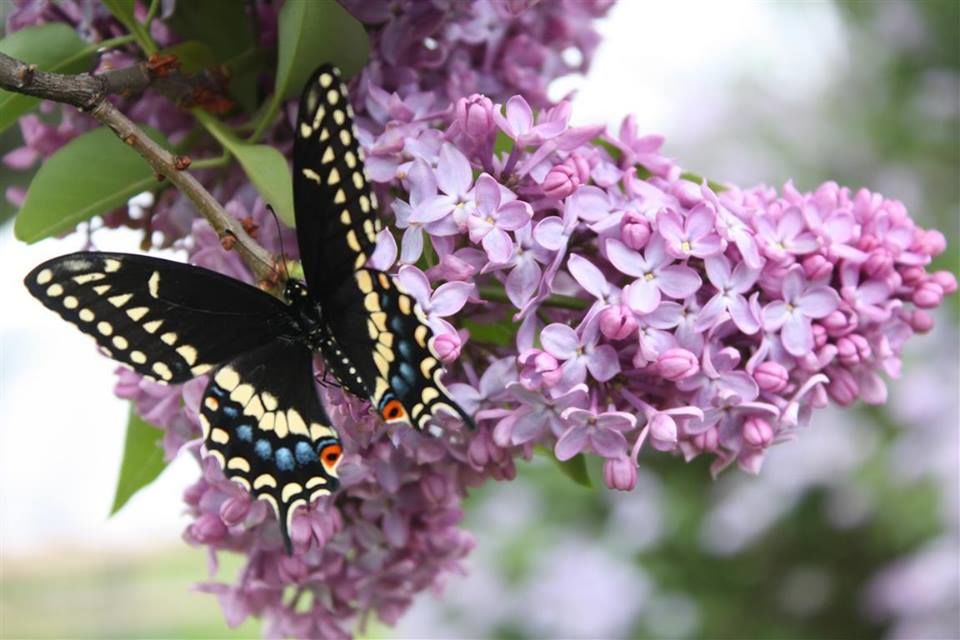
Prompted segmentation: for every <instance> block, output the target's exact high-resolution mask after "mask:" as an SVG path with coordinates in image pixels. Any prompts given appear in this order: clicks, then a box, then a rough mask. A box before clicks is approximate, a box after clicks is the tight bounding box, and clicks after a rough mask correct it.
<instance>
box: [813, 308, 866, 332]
mask: <svg viewBox="0 0 960 640" xmlns="http://www.w3.org/2000/svg"><path fill="white" fill-rule="evenodd" d="M820 324H821V325H822V326H823V328H824V329H826V330H827V335H828V336H830V337H832V338H836V337H838V336H844V335H846V334H848V333H850V332H851V331H853V330H854V329H856V328H857V323H856V318H855V316H854V315H853V314H850V313H847V312H844V311H841V310H840V309H837V310H836V311H834V312H833V313H831V314H830V315H828V316H827V317H826V318H824V319H823V320H821V321H820Z"/></svg>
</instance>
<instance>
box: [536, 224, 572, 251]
mask: <svg viewBox="0 0 960 640" xmlns="http://www.w3.org/2000/svg"><path fill="white" fill-rule="evenodd" d="M533 239H534V240H536V241H537V244H539V245H540V246H541V247H543V248H544V249H549V250H550V251H559V250H560V249H562V248H563V247H564V246H565V245H566V244H567V238H566V235H564V231H563V221H562V220H561V219H560V217H559V216H549V217H547V218H544V219H543V220H541V221H540V222H538V223H537V226H536V227H534V228H533Z"/></svg>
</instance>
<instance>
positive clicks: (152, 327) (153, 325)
mask: <svg viewBox="0 0 960 640" xmlns="http://www.w3.org/2000/svg"><path fill="white" fill-rule="evenodd" d="M162 324H163V320H151V321H150V322H145V323H143V330H144V331H146V332H147V333H156V332H157V329H159V328H160V325H162Z"/></svg>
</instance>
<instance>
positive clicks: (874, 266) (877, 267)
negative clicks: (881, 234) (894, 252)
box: [863, 249, 893, 278]
mask: <svg viewBox="0 0 960 640" xmlns="http://www.w3.org/2000/svg"><path fill="white" fill-rule="evenodd" d="M891 269H893V256H891V255H890V252H889V251H887V250H885V249H878V250H876V251H874V252H873V253H871V254H870V256H869V257H868V258H867V261H866V262H864V263H863V270H864V272H865V273H866V274H867V275H868V276H870V277H871V278H882V277H884V276H886V275H887V274H888V273H890V270H891Z"/></svg>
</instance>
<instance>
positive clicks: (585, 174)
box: [541, 155, 590, 200]
mask: <svg viewBox="0 0 960 640" xmlns="http://www.w3.org/2000/svg"><path fill="white" fill-rule="evenodd" d="M589 177H590V164H589V163H588V162H587V161H586V160H585V159H583V158H581V157H580V156H578V155H572V156H570V157H569V158H567V159H566V160H564V161H563V162H561V163H560V164H558V165H554V166H553V168H552V169H550V171H548V172H547V176H546V177H545V178H544V179H543V184H542V185H541V188H542V189H543V193H544V195H546V196H547V197H548V198H556V199H557V200H560V199H562V198H566V197H567V196H568V195H570V194H571V193H573V192H574V191H576V190H577V187H579V186H580V185H581V184H583V183H584V182H586V181H587V179H588V178H589Z"/></svg>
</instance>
